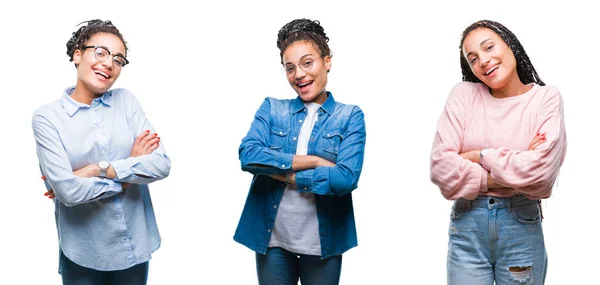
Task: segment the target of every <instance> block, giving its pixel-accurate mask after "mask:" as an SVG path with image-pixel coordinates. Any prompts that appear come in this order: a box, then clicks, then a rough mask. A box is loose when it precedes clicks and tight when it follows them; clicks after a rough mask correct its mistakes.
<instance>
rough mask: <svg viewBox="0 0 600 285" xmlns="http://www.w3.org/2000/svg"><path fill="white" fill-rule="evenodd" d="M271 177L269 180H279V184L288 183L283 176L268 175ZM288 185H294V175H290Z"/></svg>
mask: <svg viewBox="0 0 600 285" xmlns="http://www.w3.org/2000/svg"><path fill="white" fill-rule="evenodd" d="M269 176H271V178H273V179H275V180H279V181H281V182H285V183H288V181H286V177H285V176H286V175H285V174H271V175H269ZM289 184H290V185H296V173H291V174H290V181H289Z"/></svg>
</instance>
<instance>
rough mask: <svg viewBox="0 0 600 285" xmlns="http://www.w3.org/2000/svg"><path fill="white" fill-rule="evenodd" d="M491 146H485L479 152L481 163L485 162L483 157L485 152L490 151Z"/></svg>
mask: <svg viewBox="0 0 600 285" xmlns="http://www.w3.org/2000/svg"><path fill="white" fill-rule="evenodd" d="M489 150H490V149H489V148H484V149H482V150H481V151H480V152H479V163H480V164H482V163H483V157H484V156H485V154H486V153H487V152H488V151H489Z"/></svg>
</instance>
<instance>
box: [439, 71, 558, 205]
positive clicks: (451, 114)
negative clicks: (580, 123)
mask: <svg viewBox="0 0 600 285" xmlns="http://www.w3.org/2000/svg"><path fill="white" fill-rule="evenodd" d="M537 133H540V134H542V133H545V134H546V142H544V143H542V144H541V145H540V146H538V147H537V148H536V149H535V150H531V151H529V150H527V148H528V146H529V143H530V142H531V140H532V139H533V138H534V137H535V135H536V134H537ZM484 148H491V149H492V150H490V151H489V152H487V153H486V155H485V156H484V159H483V161H482V162H481V165H480V164H478V163H474V162H471V161H469V160H466V159H463V158H462V157H461V156H459V153H462V152H467V151H471V150H481V149H484ZM566 150H567V137H566V133H565V126H564V118H563V102H562V97H561V95H560V92H559V91H558V89H556V87H553V86H539V85H537V84H535V85H533V88H531V90H530V91H528V92H527V93H525V94H521V95H519V96H514V97H509V98H504V99H498V98H495V97H493V96H492V95H491V94H490V92H489V90H488V88H487V86H485V85H484V84H481V83H470V82H461V83H459V84H457V85H456V86H455V87H454V88H453V89H452V92H451V93H450V95H449V96H448V100H447V101H446V106H445V107H444V111H443V112H442V115H441V117H440V119H439V121H438V126H437V132H436V135H435V140H434V142H433V148H432V151H431V181H432V182H433V183H435V184H436V185H437V186H439V188H440V191H441V192H442V195H443V196H444V197H445V198H446V199H448V200H455V199H458V198H465V199H469V200H473V199H475V197H477V195H480V194H482V195H489V196H495V197H509V196H513V195H516V194H519V193H520V194H524V195H525V196H527V197H528V198H530V199H537V198H548V197H550V194H551V193H552V187H553V185H554V182H555V180H556V177H557V176H558V172H559V169H560V166H561V165H562V163H563V160H564V157H565V153H566ZM488 172H489V173H490V174H491V176H492V178H493V179H494V181H496V182H497V183H498V184H501V185H505V186H508V188H499V189H488V188H487V174H488Z"/></svg>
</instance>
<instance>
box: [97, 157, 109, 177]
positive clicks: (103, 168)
mask: <svg viewBox="0 0 600 285" xmlns="http://www.w3.org/2000/svg"><path fill="white" fill-rule="evenodd" d="M109 167H110V163H108V161H106V160H103V161H100V162H98V168H100V177H106V171H107V170H108V168H109Z"/></svg>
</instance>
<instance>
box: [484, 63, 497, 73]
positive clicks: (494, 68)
mask: <svg viewBox="0 0 600 285" xmlns="http://www.w3.org/2000/svg"><path fill="white" fill-rule="evenodd" d="M498 67H500V65H496V66H494V67H492V68H490V69H489V70H488V71H487V72H486V73H484V75H490V73H492V72H493V71H494V70H496V69H498Z"/></svg>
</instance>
